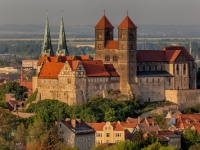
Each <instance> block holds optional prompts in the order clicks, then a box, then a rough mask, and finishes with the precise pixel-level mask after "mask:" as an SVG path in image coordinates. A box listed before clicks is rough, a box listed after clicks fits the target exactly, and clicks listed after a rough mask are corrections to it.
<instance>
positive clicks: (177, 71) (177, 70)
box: [176, 64, 179, 75]
mask: <svg viewBox="0 0 200 150" xmlns="http://www.w3.org/2000/svg"><path fill="white" fill-rule="evenodd" d="M176 73H177V75H179V64H177V65H176Z"/></svg>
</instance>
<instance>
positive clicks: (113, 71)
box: [104, 64, 120, 77]
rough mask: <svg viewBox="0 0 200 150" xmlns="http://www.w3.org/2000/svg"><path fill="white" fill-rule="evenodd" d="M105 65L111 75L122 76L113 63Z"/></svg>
mask: <svg viewBox="0 0 200 150" xmlns="http://www.w3.org/2000/svg"><path fill="white" fill-rule="evenodd" d="M104 66H105V68H106V70H107V72H108V73H109V74H110V76H111V77H120V75H119V74H118V73H117V71H116V69H115V68H114V66H113V64H104Z"/></svg>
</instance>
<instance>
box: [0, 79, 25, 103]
mask: <svg viewBox="0 0 200 150" xmlns="http://www.w3.org/2000/svg"><path fill="white" fill-rule="evenodd" d="M27 91H28V89H27V88H26V87H25V86H20V84H19V83H18V82H11V81H8V82H6V83H3V84H2V85H1V86H0V100H1V101H2V100H4V99H5V94H7V93H12V94H15V98H16V99H17V100H24V99H25V98H27V94H26V92H27Z"/></svg>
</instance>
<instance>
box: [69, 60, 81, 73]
mask: <svg viewBox="0 0 200 150" xmlns="http://www.w3.org/2000/svg"><path fill="white" fill-rule="evenodd" d="M79 62H80V60H72V61H70V60H69V61H68V63H69V65H70V67H71V68H72V71H75V70H76V68H77V66H78V63H79Z"/></svg>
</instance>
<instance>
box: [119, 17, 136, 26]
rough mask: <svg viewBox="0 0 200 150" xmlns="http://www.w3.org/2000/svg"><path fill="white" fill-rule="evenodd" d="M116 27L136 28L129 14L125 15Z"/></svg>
mask: <svg viewBox="0 0 200 150" xmlns="http://www.w3.org/2000/svg"><path fill="white" fill-rule="evenodd" d="M118 28H137V27H136V25H135V24H134V23H133V22H132V20H131V19H130V18H129V16H126V17H125V18H124V20H123V21H122V23H121V24H120V25H119V26H118Z"/></svg>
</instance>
